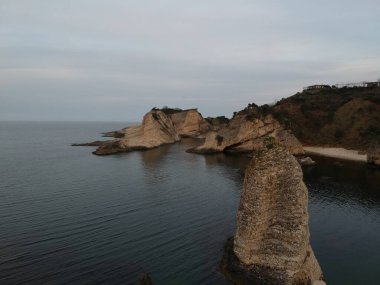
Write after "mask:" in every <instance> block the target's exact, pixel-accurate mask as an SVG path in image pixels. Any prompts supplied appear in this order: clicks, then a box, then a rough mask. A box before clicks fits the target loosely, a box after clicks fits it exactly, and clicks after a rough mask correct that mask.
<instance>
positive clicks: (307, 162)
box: [298, 156, 315, 166]
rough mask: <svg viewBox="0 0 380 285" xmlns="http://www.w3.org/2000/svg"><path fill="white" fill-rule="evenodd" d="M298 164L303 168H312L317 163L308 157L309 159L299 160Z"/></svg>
mask: <svg viewBox="0 0 380 285" xmlns="http://www.w3.org/2000/svg"><path fill="white" fill-rule="evenodd" d="M298 162H299V163H300V164H301V165H302V166H312V165H314V164H315V161H314V160H312V159H311V157H310V156H307V157H301V158H299V159H298Z"/></svg>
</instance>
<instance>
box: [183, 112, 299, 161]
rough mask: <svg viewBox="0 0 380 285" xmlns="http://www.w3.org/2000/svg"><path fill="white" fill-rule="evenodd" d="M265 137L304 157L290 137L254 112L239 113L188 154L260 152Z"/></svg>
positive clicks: (274, 121) (269, 116) (277, 126)
mask: <svg viewBox="0 0 380 285" xmlns="http://www.w3.org/2000/svg"><path fill="white" fill-rule="evenodd" d="M267 136H272V137H273V138H274V139H275V140H276V141H277V142H279V143H281V144H283V145H284V146H286V148H287V149H288V150H289V151H290V152H291V153H292V154H294V155H300V154H304V153H305V152H304V150H303V148H302V145H301V143H300V142H299V141H298V140H297V138H296V137H295V136H294V135H293V134H291V133H290V132H289V131H287V130H284V129H283V128H282V127H281V126H280V124H279V123H278V122H277V121H276V120H275V119H273V117H272V116H271V115H262V114H260V113H259V109H258V108H252V109H249V110H243V111H240V112H239V113H237V114H236V115H235V116H234V117H233V118H232V119H231V121H230V122H229V123H228V124H227V125H225V126H223V127H222V128H221V129H220V130H218V131H211V132H209V133H208V134H207V136H206V140H205V142H204V143H203V145H200V146H198V147H195V148H193V149H189V150H188V152H194V153H215V152H251V151H253V150H257V149H260V148H261V147H262V146H263V144H264V139H265V137H267Z"/></svg>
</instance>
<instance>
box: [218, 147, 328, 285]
mask: <svg viewBox="0 0 380 285" xmlns="http://www.w3.org/2000/svg"><path fill="white" fill-rule="evenodd" d="M307 204H308V191H307V188H306V186H305V184H304V182H303V174H302V169H301V167H300V165H299V163H298V162H297V160H296V158H295V157H294V156H292V155H291V154H290V153H289V152H288V151H287V150H286V149H285V148H284V147H283V146H279V145H277V144H274V145H272V144H271V145H270V148H265V147H264V148H263V150H261V151H258V152H257V153H256V155H255V156H254V157H253V159H252V161H251V162H250V164H249V166H248V168H247V170H246V173H245V179H244V190H243V192H242V194H241V199H240V206H239V210H238V214H237V230H236V234H235V237H234V239H233V241H230V242H229V245H227V247H226V251H227V252H226V254H225V257H224V260H223V262H222V267H223V271H224V272H227V275H228V276H229V277H230V278H231V279H232V280H233V281H234V282H235V283H236V284H260V285H262V284H289V285H290V284H305V285H306V284H312V283H313V282H314V281H316V280H322V279H323V275H322V270H321V268H320V266H319V264H318V261H317V260H316V258H315V256H314V253H313V250H312V248H311V246H310V241H309V226H308V211H307Z"/></svg>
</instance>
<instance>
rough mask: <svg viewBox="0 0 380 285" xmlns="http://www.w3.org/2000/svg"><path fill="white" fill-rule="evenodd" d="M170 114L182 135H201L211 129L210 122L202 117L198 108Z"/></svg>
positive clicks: (176, 128) (175, 126)
mask: <svg viewBox="0 0 380 285" xmlns="http://www.w3.org/2000/svg"><path fill="white" fill-rule="evenodd" d="M164 112H165V111H164ZM168 116H169V117H170V119H171V120H172V122H173V125H174V128H175V130H176V131H177V133H178V134H179V135H180V136H181V137H199V136H201V135H202V134H205V133H206V132H208V131H209V130H210V129H211V125H210V123H208V122H207V121H206V120H205V119H204V118H203V117H202V115H201V114H200V113H199V112H198V110H197V109H189V110H183V111H180V112H176V113H173V114H169V115H168Z"/></svg>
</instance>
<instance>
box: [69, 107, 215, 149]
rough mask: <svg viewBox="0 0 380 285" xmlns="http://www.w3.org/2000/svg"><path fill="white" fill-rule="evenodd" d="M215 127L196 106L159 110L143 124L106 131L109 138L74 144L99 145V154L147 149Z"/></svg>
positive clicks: (200, 134) (193, 135)
mask: <svg viewBox="0 0 380 285" xmlns="http://www.w3.org/2000/svg"><path fill="white" fill-rule="evenodd" d="M212 129H215V127H213V126H212V125H211V124H210V123H209V122H208V121H207V120H205V119H204V118H203V117H202V115H201V114H200V113H199V112H198V111H197V109H189V110H180V109H170V108H165V109H156V108H153V109H152V110H151V111H150V112H148V113H147V114H145V116H144V118H143V121H142V123H141V124H140V125H137V126H131V127H127V128H123V129H121V130H117V131H111V132H107V133H103V136H106V137H114V138H115V139H114V140H110V141H95V142H90V143H84V144H73V145H74V146H98V148H97V149H96V150H95V151H94V154H97V155H108V154H115V153H120V152H128V151H133V150H146V149H151V148H155V147H158V146H161V145H164V144H171V143H175V142H178V141H180V139H181V138H182V137H194V138H198V137H202V136H205V134H206V133H207V132H208V131H209V130H212Z"/></svg>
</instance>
